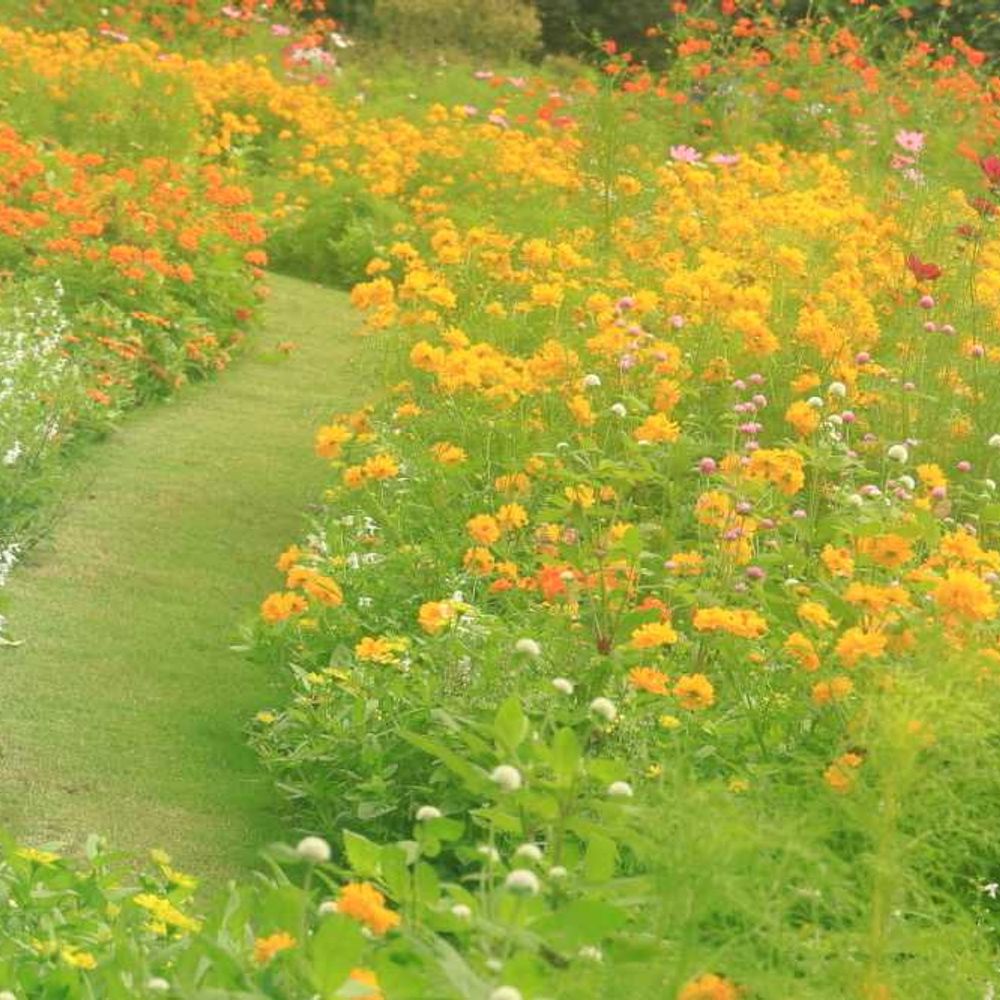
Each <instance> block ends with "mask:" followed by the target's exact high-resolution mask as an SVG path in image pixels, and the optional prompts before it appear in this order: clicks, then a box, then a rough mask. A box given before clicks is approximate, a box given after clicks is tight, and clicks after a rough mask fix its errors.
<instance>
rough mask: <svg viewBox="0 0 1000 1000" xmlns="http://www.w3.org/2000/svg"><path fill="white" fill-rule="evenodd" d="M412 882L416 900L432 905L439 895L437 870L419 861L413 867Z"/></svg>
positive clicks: (439, 887)
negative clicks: (414, 886)
mask: <svg viewBox="0 0 1000 1000" xmlns="http://www.w3.org/2000/svg"><path fill="white" fill-rule="evenodd" d="M414 882H415V885H416V893H417V900H418V902H421V903H425V904H426V905H427V906H433V905H434V904H435V903H436V902H437V901H438V899H439V898H440V896H441V883H440V882H439V880H438V876H437V872H436V871H434V869H433V868H431V866H430V865H428V864H424V863H423V862H420V864H418V865H417V867H416V869H415V877H414Z"/></svg>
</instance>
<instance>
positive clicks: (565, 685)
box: [552, 677, 573, 694]
mask: <svg viewBox="0 0 1000 1000" xmlns="http://www.w3.org/2000/svg"><path fill="white" fill-rule="evenodd" d="M552 686H553V687H554V688H555V689H556V690H557V691H558V692H559V693H560V694H572V693H573V682H572V681H571V680H569V679H568V678H566V677H553V678H552Z"/></svg>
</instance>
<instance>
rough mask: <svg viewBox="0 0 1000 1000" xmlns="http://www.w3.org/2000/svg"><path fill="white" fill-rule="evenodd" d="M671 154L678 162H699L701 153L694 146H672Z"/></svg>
mask: <svg viewBox="0 0 1000 1000" xmlns="http://www.w3.org/2000/svg"><path fill="white" fill-rule="evenodd" d="M670 155H671V157H672V158H673V159H675V160H676V161H677V162H678V163H697V162H698V161H699V160H700V159H701V153H699V152H698V150H697V149H695V148H694V146H671V147H670Z"/></svg>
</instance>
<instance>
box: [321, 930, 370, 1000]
mask: <svg viewBox="0 0 1000 1000" xmlns="http://www.w3.org/2000/svg"><path fill="white" fill-rule="evenodd" d="M364 947H365V939H364V937H363V936H362V934H361V928H360V927H359V926H358V925H357V924H356V923H355V922H354V921H352V920H348V919H347V918H346V917H341V916H338V915H336V914H331V915H329V916H326V917H323V919H322V920H321V921H320V925H319V929H318V930H317V931H316V933H315V934H314V935H313V937H312V943H311V945H310V948H309V955H310V965H311V966H312V974H313V984H314V985H315V987H316V989H318V990H319V991H320V992H321V993H323V994H329V993H332V992H333V991H334V990H336V989H337V988H338V987H340V986H342V985H343V984H344V981H345V980H346V979H347V977H348V975H349V974H350V971H351V969H353V968H354V967H355V966H356V965H358V964H359V961H360V959H361V953H362V951H363V950H364Z"/></svg>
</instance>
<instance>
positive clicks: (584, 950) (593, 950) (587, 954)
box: [577, 944, 604, 962]
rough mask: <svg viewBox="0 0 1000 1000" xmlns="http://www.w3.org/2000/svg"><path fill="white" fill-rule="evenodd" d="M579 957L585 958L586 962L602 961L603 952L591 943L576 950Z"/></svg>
mask: <svg viewBox="0 0 1000 1000" xmlns="http://www.w3.org/2000/svg"><path fill="white" fill-rule="evenodd" d="M577 955H579V956H580V958H584V959H586V960H587V961H588V962H603V961H604V952H603V951H601V949H600V948H597V947H595V946H594V945H592V944H585V945H583V946H582V947H581V948H580V950H579V951H578V952H577Z"/></svg>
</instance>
